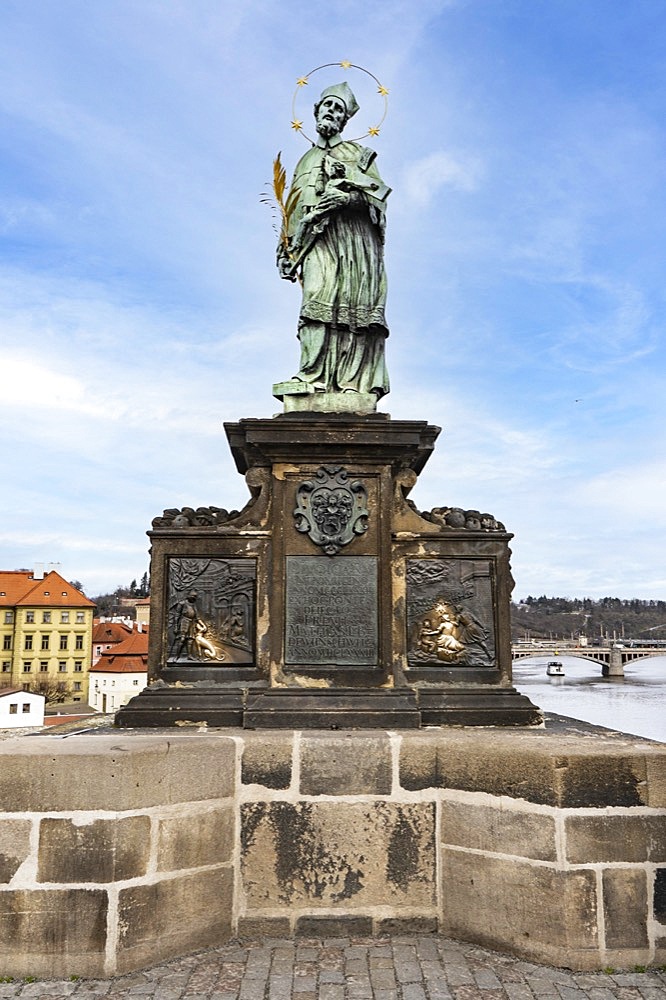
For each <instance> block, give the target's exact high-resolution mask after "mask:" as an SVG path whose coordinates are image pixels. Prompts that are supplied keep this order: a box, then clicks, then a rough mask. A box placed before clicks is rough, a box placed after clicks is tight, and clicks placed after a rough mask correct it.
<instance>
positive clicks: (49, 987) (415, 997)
mask: <svg viewBox="0 0 666 1000" xmlns="http://www.w3.org/2000/svg"><path fill="white" fill-rule="evenodd" d="M0 978H1V977H0ZM4 997H21V998H22V1000H23V998H28V997H29V998H31V1000H47V998H48V1000H57V998H59V997H76V998H87V1000H94V998H95V997H106V998H116V997H137V998H144V997H145V998H147V997H156V998H158V1000H194V998H195V997H205V998H207V1000H394V998H395V1000H532V998H535V1000H666V967H665V968H661V969H659V970H657V969H650V970H649V971H647V972H638V971H615V970H611V969H607V970H606V971H605V972H568V971H567V970H565V969H553V968H551V967H550V966H547V965H534V964H533V963H532V962H524V961H521V960H520V959H518V958H512V957H511V956H509V955H498V954H496V953H495V952H491V951H487V950H486V949H484V948H479V947H477V946H476V945H470V944H461V943H460V942H457V941H449V940H448V939H446V938H439V937H434V936H427V937H425V936H424V937H391V938H374V939H367V938H331V939H325V940H310V939H303V938H299V939H297V940H296V941H291V940H278V939H270V940H263V941H251V942H248V941H244V942H230V943H229V944H226V945H224V946H222V947H220V948H213V949H210V950H208V951H202V952H199V953H197V954H196V955H189V956H187V957H186V958H179V959H175V960H174V961H171V962H166V963H165V964H164V965H158V966H155V967H154V968H152V969H146V970H144V971H143V972H136V973H132V975H128V976H122V977H119V978H116V979H111V980H91V979H76V977H74V978H73V979H71V980H64V981H63V980H60V981H54V980H37V981H35V982H27V981H26V980H21V981H16V982H9V983H7V982H0V998H4Z"/></svg>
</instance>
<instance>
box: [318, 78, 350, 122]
mask: <svg viewBox="0 0 666 1000" xmlns="http://www.w3.org/2000/svg"><path fill="white" fill-rule="evenodd" d="M325 97H337V98H338V99H339V100H341V101H342V103H343V104H344V106H345V107H346V109H347V115H348V117H349V118H351V117H352V116H353V115H355V114H356V112H357V111H358V108H359V105H358V102H357V100H356V98H355V97H354V94H353V93H352V89H351V87H350V86H349V84H348V83H347V82H346V81H343V82H342V83H334V84H333V85H332V86H331V87H327V88H326V90H322V92H321V97H320V98H319V100H320V102H321V101H323V100H324V98H325Z"/></svg>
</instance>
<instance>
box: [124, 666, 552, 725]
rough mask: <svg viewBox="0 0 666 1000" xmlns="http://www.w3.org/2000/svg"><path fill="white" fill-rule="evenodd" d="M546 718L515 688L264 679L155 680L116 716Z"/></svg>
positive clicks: (140, 719)
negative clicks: (273, 682) (305, 684)
mask: <svg viewBox="0 0 666 1000" xmlns="http://www.w3.org/2000/svg"><path fill="white" fill-rule="evenodd" d="M238 673H240V671H238ZM236 685H239V681H238V680H237V681H236ZM542 724H543V718H542V714H541V712H540V710H539V709H538V708H537V707H536V706H535V705H533V704H532V702H531V701H530V700H529V698H527V697H526V696H525V695H521V694H519V693H518V692H517V691H516V689H515V688H504V689H498V688H489V687H486V688H484V687H483V686H479V687H476V688H467V689H465V688H458V689H452V688H439V689H437V688H432V687H428V688H411V687H405V688H356V689H352V688H349V689H340V688H333V689H327V688H267V687H266V682H263V683H262V682H257V681H256V680H255V681H253V682H249V683H246V684H244V685H243V686H242V687H241V686H229V687H225V686H223V685H222V684H219V683H218V684H215V683H205V682H204V681H203V680H199V681H198V682H197V683H196V684H190V685H189V686H183V685H182V682H178V683H175V684H161V685H155V686H153V687H149V688H145V689H144V690H143V691H142V692H141V694H139V695H137V696H136V698H132V700H131V701H130V702H129V703H128V704H127V705H125V706H124V707H123V708H121V709H120V711H119V712H118V714H117V715H116V725H117V726H119V727H120V728H140V727H143V726H147V727H164V726H185V725H188V726H196V725H201V726H215V727H224V728H228V727H241V728H244V729H303V730H304V729H333V730H336V729H419V728H422V727H424V726H499V727H505V726H540V725H542Z"/></svg>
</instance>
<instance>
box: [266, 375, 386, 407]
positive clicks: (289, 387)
mask: <svg viewBox="0 0 666 1000" xmlns="http://www.w3.org/2000/svg"><path fill="white" fill-rule="evenodd" d="M273 395H274V396H275V398H276V399H279V400H281V401H282V403H283V404H284V412H285V413H297V412H303V413H305V412H308V413H363V414H367V413H374V412H375V410H376V409H377V397H376V396H375V394H374V393H373V392H322V391H319V390H316V389H315V388H314V386H312V385H309V384H308V383H307V382H299V381H298V379H290V380H289V381H288V382H276V383H275V385H274V386H273Z"/></svg>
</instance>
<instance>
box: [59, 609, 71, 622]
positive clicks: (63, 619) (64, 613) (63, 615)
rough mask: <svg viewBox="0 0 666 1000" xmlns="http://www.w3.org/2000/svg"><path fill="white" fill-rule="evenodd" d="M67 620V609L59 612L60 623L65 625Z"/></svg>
mask: <svg viewBox="0 0 666 1000" xmlns="http://www.w3.org/2000/svg"><path fill="white" fill-rule="evenodd" d="M68 622H69V611H61V612H60V623H61V625H67V623H68Z"/></svg>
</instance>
